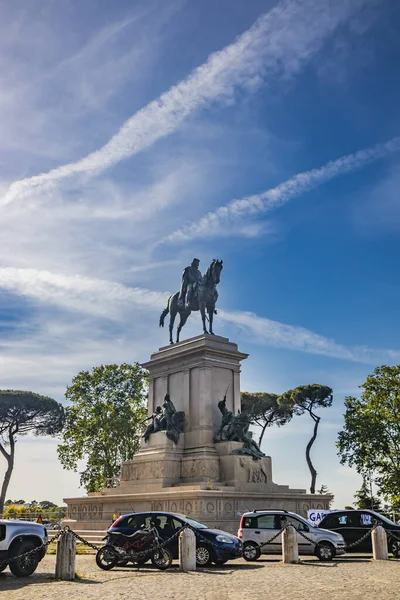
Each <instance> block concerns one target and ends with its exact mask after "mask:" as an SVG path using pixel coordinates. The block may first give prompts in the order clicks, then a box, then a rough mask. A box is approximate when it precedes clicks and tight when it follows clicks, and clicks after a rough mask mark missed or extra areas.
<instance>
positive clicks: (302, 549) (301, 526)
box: [281, 515, 315, 554]
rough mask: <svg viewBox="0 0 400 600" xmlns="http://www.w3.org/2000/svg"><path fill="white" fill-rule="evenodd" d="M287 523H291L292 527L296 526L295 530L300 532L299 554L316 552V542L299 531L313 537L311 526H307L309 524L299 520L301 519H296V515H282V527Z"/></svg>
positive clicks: (298, 536) (298, 538) (298, 534)
mask: <svg viewBox="0 0 400 600" xmlns="http://www.w3.org/2000/svg"><path fill="white" fill-rule="evenodd" d="M285 525H291V526H292V527H294V528H295V530H296V531H297V532H298V533H297V545H298V548H299V554H314V546H315V545H314V544H313V543H311V542H309V541H308V540H307V539H306V538H305V537H303V536H302V535H301V534H300V533H299V531H301V532H302V533H304V534H305V535H306V536H307V537H309V538H310V539H311V537H312V536H311V535H310V529H309V527H307V525H306V524H305V523H302V522H301V521H299V519H296V518H295V517H292V516H289V515H282V516H281V528H282V527H284V526H285Z"/></svg>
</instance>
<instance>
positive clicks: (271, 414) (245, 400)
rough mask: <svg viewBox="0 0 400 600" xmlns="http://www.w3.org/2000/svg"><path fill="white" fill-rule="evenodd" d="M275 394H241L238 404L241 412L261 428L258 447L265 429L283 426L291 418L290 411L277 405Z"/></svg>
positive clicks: (283, 406)
mask: <svg viewBox="0 0 400 600" xmlns="http://www.w3.org/2000/svg"><path fill="white" fill-rule="evenodd" d="M277 400H278V395H277V394H269V393H268V392H253V393H251V392H241V394H240V402H241V409H242V411H245V412H248V413H250V414H251V415H252V421H251V422H252V423H254V425H258V426H259V427H261V433H260V437H259V440H258V445H259V446H261V442H262V440H263V437H264V434H265V432H266V430H267V427H270V426H271V425H278V427H280V426H281V425H285V423H287V422H288V421H290V419H291V418H292V412H291V410H290V409H289V410H288V409H287V407H286V406H285V405H279V404H278V402H277Z"/></svg>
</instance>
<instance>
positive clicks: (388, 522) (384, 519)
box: [373, 512, 396, 526]
mask: <svg viewBox="0 0 400 600" xmlns="http://www.w3.org/2000/svg"><path fill="white" fill-rule="evenodd" d="M373 515H374V516H376V517H379V518H380V519H382V521H384V522H385V523H387V524H388V525H395V526H396V523H394V522H393V521H391V520H390V519H388V518H387V517H385V516H384V515H381V514H380V513H376V512H374V513H373Z"/></svg>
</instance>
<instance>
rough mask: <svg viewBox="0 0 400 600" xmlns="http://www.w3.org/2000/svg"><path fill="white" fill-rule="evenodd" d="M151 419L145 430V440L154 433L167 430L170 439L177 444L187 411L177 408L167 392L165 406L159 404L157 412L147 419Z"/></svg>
mask: <svg viewBox="0 0 400 600" xmlns="http://www.w3.org/2000/svg"><path fill="white" fill-rule="evenodd" d="M150 419H151V423H149V425H147V427H146V431H145V432H144V435H143V437H144V441H145V442H148V441H149V438H150V435H151V434H152V433H157V432H158V431H165V434H166V436H167V438H168V439H170V440H171V441H173V442H174V443H175V444H177V443H178V441H179V435H180V434H181V433H182V431H183V424H184V421H185V412H184V411H183V410H176V408H175V406H174V404H173V402H172V400H171V398H170V397H169V394H165V398H164V402H163V407H162V408H161V406H157V408H156V410H155V412H154V413H153V414H152V415H150V417H148V418H147V419H145V421H144V423H145V422H146V421H149V420H150Z"/></svg>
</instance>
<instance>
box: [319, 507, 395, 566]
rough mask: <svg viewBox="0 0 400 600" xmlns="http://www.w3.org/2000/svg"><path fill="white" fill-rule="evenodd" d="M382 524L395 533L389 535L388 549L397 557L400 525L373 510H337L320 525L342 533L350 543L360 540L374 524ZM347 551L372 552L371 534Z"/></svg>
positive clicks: (347, 542)
mask: <svg viewBox="0 0 400 600" xmlns="http://www.w3.org/2000/svg"><path fill="white" fill-rule="evenodd" d="M375 524H378V525H382V527H383V528H384V529H386V531H388V532H390V533H392V534H393V535H390V536H388V549H389V552H391V553H392V554H393V556H394V557H395V558H399V557H400V525H396V523H393V521H391V520H390V519H388V518H387V517H384V516H383V515H380V514H379V513H377V512H375V511H373V510H335V511H334V512H331V513H329V514H327V515H325V517H324V518H323V519H322V521H321V522H320V523H319V525H318V527H321V528H322V529H330V530H331V531H337V532H338V533H340V534H341V535H342V536H343V537H344V540H345V542H346V544H348V545H350V544H353V543H354V542H356V541H357V540H359V539H360V538H361V537H362V536H363V534H365V533H367V531H368V530H370V529H371V527H373V525H375ZM347 552H372V541H371V535H368V536H367V537H366V538H365V539H364V540H363V541H362V542H360V543H359V544H357V545H355V546H354V547H352V548H351V547H350V548H349V547H348V548H347Z"/></svg>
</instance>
